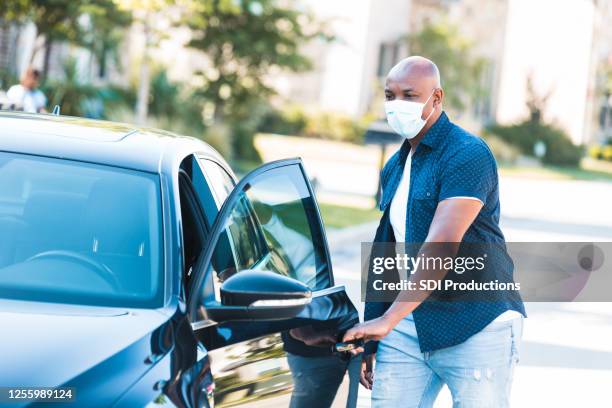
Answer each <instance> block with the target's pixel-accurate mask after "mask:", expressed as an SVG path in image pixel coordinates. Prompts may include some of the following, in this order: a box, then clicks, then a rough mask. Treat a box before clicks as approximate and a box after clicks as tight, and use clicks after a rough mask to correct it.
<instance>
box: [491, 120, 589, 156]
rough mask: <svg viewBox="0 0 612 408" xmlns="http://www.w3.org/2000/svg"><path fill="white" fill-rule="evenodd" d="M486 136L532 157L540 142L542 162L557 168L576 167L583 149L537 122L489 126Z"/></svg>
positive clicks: (555, 130) (552, 127)
mask: <svg viewBox="0 0 612 408" xmlns="http://www.w3.org/2000/svg"><path fill="white" fill-rule="evenodd" d="M486 133H487V134H489V135H494V136H497V137H499V138H500V139H502V140H503V141H505V142H507V143H509V144H511V145H514V146H516V147H517V148H518V149H519V150H520V151H521V153H523V154H527V155H531V156H533V155H534V145H535V144H536V143H537V142H538V141H542V142H543V143H544V145H545V146H546V153H545V154H544V157H542V162H543V163H546V164H553V165H559V166H577V165H578V164H579V163H580V159H581V158H582V155H583V149H582V147H580V146H575V145H574V144H573V143H572V142H571V140H570V139H569V137H568V136H567V134H566V133H565V132H564V131H563V130H561V129H559V128H557V127H555V126H553V125H548V124H544V123H541V122H537V121H531V120H528V121H525V122H522V123H519V124H516V125H510V126H501V125H494V126H490V127H489V128H488V129H487V131H486Z"/></svg>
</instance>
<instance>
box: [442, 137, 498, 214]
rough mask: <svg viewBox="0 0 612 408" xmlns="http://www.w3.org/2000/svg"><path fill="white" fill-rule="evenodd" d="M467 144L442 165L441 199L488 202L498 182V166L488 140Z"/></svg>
mask: <svg viewBox="0 0 612 408" xmlns="http://www.w3.org/2000/svg"><path fill="white" fill-rule="evenodd" d="M479 142H480V143H477V144H470V145H468V146H463V147H461V148H460V149H458V151H457V152H456V153H455V154H454V155H453V156H452V157H451V158H450V159H449V160H447V161H446V162H445V163H444V164H443V167H442V170H441V177H440V194H439V201H442V200H446V199H449V198H454V197H466V198H476V199H478V200H480V201H481V202H482V203H483V204H486V202H487V197H488V195H489V193H490V192H491V191H492V190H493V188H494V187H495V186H496V185H497V165H496V163H495V158H494V157H493V155H492V154H491V151H490V150H489V149H488V147H487V146H486V145H484V142H481V141H479Z"/></svg>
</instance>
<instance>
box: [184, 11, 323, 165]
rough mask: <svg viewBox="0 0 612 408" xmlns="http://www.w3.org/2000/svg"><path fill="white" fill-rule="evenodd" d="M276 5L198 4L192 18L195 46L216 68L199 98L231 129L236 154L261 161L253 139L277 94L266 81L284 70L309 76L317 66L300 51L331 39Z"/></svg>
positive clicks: (206, 75)
mask: <svg viewBox="0 0 612 408" xmlns="http://www.w3.org/2000/svg"><path fill="white" fill-rule="evenodd" d="M282 4H283V5H281V2H280V1H275V0H242V1H235V0H194V1H193V4H192V7H191V9H190V11H189V13H188V15H187V17H186V23H187V24H188V26H189V27H190V28H191V30H192V32H193V35H192V40H191V41H190V42H189V44H188V45H189V46H190V47H192V48H195V49H197V50H201V51H203V52H204V53H205V54H206V55H207V56H208V58H209V60H210V64H211V66H210V67H209V68H207V69H203V70H202V71H201V72H199V76H200V77H201V79H202V82H203V86H202V87H201V88H200V89H199V91H198V95H199V96H200V97H201V98H202V101H203V102H204V103H205V106H207V108H206V109H205V111H207V112H208V116H209V118H210V122H211V123H226V124H227V125H229V126H230V127H231V134H232V137H233V139H232V147H233V150H234V154H235V155H236V156H238V157H241V158H249V159H252V158H256V154H255V150H254V149H253V144H252V136H253V133H254V131H255V129H256V128H257V126H258V124H259V123H258V119H257V118H258V117H259V118H261V117H263V115H264V114H265V109H263V108H262V105H264V103H263V102H264V101H265V100H266V99H267V98H268V97H269V96H270V95H272V94H274V90H273V89H272V88H271V87H270V86H269V85H267V84H266V82H265V80H264V78H265V77H266V76H267V75H270V74H271V73H272V72H278V71H279V70H290V71H304V70H308V69H310V68H311V66H312V65H311V61H310V60H309V59H308V58H307V57H306V56H304V55H303V54H302V53H301V52H300V46H301V45H303V44H304V43H306V42H308V41H310V40H312V39H313V38H315V37H319V38H322V39H329V38H330V36H328V35H325V34H324V29H323V26H322V25H321V24H319V23H317V22H315V21H314V19H313V17H312V15H311V14H309V13H305V12H304V11H303V10H297V9H295V8H290V5H291V4H287V2H283V3H282Z"/></svg>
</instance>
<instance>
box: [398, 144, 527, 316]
mask: <svg viewBox="0 0 612 408" xmlns="http://www.w3.org/2000/svg"><path fill="white" fill-rule="evenodd" d="M411 167H412V150H410V152H409V153H408V157H407V158H406V164H405V165H404V172H403V174H402V179H401V180H400V183H399V185H398V186H397V190H396V191H395V195H394V196H393V199H392V200H391V207H390V208H389V220H390V222H391V227H392V228H393V235H395V242H405V241H406V214H407V213H408V212H407V211H406V210H407V207H408V193H409V191H410V168H411ZM456 198H464V199H469V200H477V201H480V200H479V199H478V198H476V197H464V196H461V197H450V198H449V199H456ZM411 315H412V313H411V314H410V315H408V316H407V318H408V319H412V316H411ZM520 316H522V315H521V314H520V313H519V312H517V311H514V310H507V311H505V312H504V313H502V314H500V315H499V316H497V318H495V320H494V321H496V322H499V321H506V320H510V319H514V318H517V317H520Z"/></svg>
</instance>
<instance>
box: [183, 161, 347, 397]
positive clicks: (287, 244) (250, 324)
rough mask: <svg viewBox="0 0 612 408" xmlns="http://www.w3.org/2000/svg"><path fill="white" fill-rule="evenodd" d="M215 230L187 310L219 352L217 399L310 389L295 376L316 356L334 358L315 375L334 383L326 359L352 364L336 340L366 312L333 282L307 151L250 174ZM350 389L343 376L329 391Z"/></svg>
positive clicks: (204, 340) (205, 341)
mask: <svg viewBox="0 0 612 408" xmlns="http://www.w3.org/2000/svg"><path fill="white" fill-rule="evenodd" d="M209 237H210V239H209V242H208V245H207V247H206V249H205V250H204V252H203V253H202V255H201V256H200V257H199V259H198V262H197V264H196V267H195V268H194V271H195V272H194V276H193V279H192V280H191V284H190V287H189V291H188V313H189V316H190V320H191V324H192V327H193V329H194V332H195V333H196V337H197V338H198V340H199V341H200V342H201V344H202V345H203V346H204V347H205V348H206V350H207V351H208V353H209V356H210V358H211V367H212V371H213V377H214V378H215V384H216V387H217V388H216V391H215V404H216V406H224V405H226V404H227V405H231V406H243V405H242V403H244V405H245V406H246V405H247V404H250V403H252V402H254V401H261V403H259V404H258V405H257V406H260V407H264V406H270V407H272V406H274V407H279V406H289V401H290V400H291V399H294V400H295V399H296V398H299V396H296V392H297V391H298V390H301V391H300V392H303V391H304V387H303V384H296V381H301V380H299V379H300V378H302V377H304V376H303V373H302V372H300V373H297V372H296V370H297V371H299V370H301V368H300V367H306V366H308V367H311V368H312V364H311V363H313V362H315V361H323V362H326V361H327V363H330V364H327V363H325V364H323V365H322V366H321V367H319V368H318V369H315V370H314V371H311V372H313V373H314V372H316V373H318V374H317V375H316V376H312V377H316V378H307V380H308V381H309V382H310V383H312V382H313V381H314V382H316V381H324V382H326V386H327V389H329V386H330V383H333V381H334V379H333V378H336V377H337V375H335V377H334V375H332V373H331V372H329V373H327V374H329V375H326V371H325V370H326V367H327V369H329V370H335V371H334V372H335V373H337V372H338V369H337V366H338V365H340V366H342V364H348V363H347V361H348V356H346V355H344V356H340V355H338V354H334V353H333V352H332V346H333V344H334V343H335V341H338V340H339V339H340V338H341V336H342V334H343V333H344V331H346V330H347V329H348V328H350V327H351V326H353V325H354V324H356V323H357V322H358V314H357V311H356V309H355V307H354V306H353V304H352V303H351V301H350V299H349V298H348V296H347V294H346V292H345V289H344V287H343V286H335V285H334V277H333V273H332V267H331V262H330V256H329V250H328V247H327V240H326V237H325V232H324V229H323V224H322V221H321V217H320V213H319V209H318V205H317V202H316V199H315V197H314V194H313V191H312V188H311V186H310V183H309V182H308V178H307V177H306V174H305V171H304V168H303V165H302V162H301V160H300V159H290V160H281V161H276V162H272V163H268V164H266V165H263V166H262V167H260V168H258V169H256V170H254V171H253V172H251V173H250V174H248V175H247V176H245V177H244V178H243V179H242V180H241V181H240V183H239V184H238V185H237V186H236V188H235V189H234V191H232V193H231V194H230V195H229V196H228V198H227V199H226V201H225V203H224V204H223V206H222V208H221V210H220V212H219V215H218V216H217V219H216V220H215V223H214V225H213V227H212V231H211V234H210V236H209ZM326 359H327V360H326ZM336 362H337V363H338V364H336ZM309 364H310V365H309ZM332 366H334V367H333V368H331V367H332ZM314 368H316V367H314ZM298 374H299V375H298ZM332 377H333V378H332ZM340 382H342V379H341V378H340ZM315 385H316V384H315ZM332 385H333V384H332ZM332 388H333V386H332ZM341 388H342V387H340V383H338V384H337V387H336V390H335V391H333V393H330V396H328V397H329V398H331V397H333V398H331V399H334V398H335V399H336V401H338V400H339V399H342V398H343V397H342V398H341V397H338V396H335V397H334V395H331V394H336V393H340V392H342V391H341V390H340V389H341ZM339 390H340V391H339ZM320 397H321V398H323V399H324V396H323V395H320ZM329 398H328V399H329ZM318 402H319V403H318V404H317V405H316V406H326V405H330V404H331V400H330V401H329V403H326V402H324V401H323V400H318ZM339 404H340V405H341V406H345V405H346V400H345V401H342V402H339ZM296 406H299V405H296Z"/></svg>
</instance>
